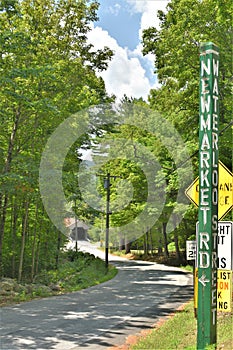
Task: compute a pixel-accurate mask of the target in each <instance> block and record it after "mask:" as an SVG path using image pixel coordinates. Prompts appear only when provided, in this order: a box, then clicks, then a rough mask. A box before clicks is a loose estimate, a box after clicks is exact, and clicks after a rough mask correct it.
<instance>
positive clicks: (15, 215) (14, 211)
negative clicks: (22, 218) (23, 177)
mask: <svg viewBox="0 0 233 350" xmlns="http://www.w3.org/2000/svg"><path fill="white" fill-rule="evenodd" d="M12 216H13V217H12V229H11V232H12V253H13V254H12V263H11V264H12V265H11V268H12V272H11V274H12V278H15V272H16V271H15V269H16V266H15V256H16V239H17V236H16V231H17V220H18V207H17V205H16V198H15V200H14V204H13V208H12Z"/></svg>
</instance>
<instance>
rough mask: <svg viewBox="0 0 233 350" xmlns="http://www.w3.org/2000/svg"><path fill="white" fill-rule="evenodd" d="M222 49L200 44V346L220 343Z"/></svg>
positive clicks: (208, 44)
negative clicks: (218, 275)
mask: <svg viewBox="0 0 233 350" xmlns="http://www.w3.org/2000/svg"><path fill="white" fill-rule="evenodd" d="M218 78H219V49H218V47H217V46H216V45H215V44H213V43H211V42H208V43H204V44H202V45H201V47H200V91H199V95H200V101H199V102H200V118H199V210H198V220H199V230H198V309H197V349H199V350H202V349H203V350H204V349H205V348H206V346H207V345H210V344H216V341H217V339H216V328H217V327H216V324H217V237H218V127H219V85H218Z"/></svg>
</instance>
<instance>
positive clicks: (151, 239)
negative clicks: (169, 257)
mask: <svg viewBox="0 0 233 350" xmlns="http://www.w3.org/2000/svg"><path fill="white" fill-rule="evenodd" d="M149 233H150V249H151V255H154V251H153V238H152V231H151V229H150V231H149Z"/></svg>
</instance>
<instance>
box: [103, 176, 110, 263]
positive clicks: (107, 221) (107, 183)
mask: <svg viewBox="0 0 233 350" xmlns="http://www.w3.org/2000/svg"><path fill="white" fill-rule="evenodd" d="M110 186H111V184H110V173H107V178H105V179H104V188H105V189H106V190H107V196H106V235H105V266H106V268H108V246H109V215H110Z"/></svg>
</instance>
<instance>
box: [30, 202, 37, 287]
mask: <svg viewBox="0 0 233 350" xmlns="http://www.w3.org/2000/svg"><path fill="white" fill-rule="evenodd" d="M37 220H38V205H37V204H36V214H35V224H34V232H33V234H34V237H33V244H32V268H31V281H33V278H34V273H35V260H36V241H37Z"/></svg>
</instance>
